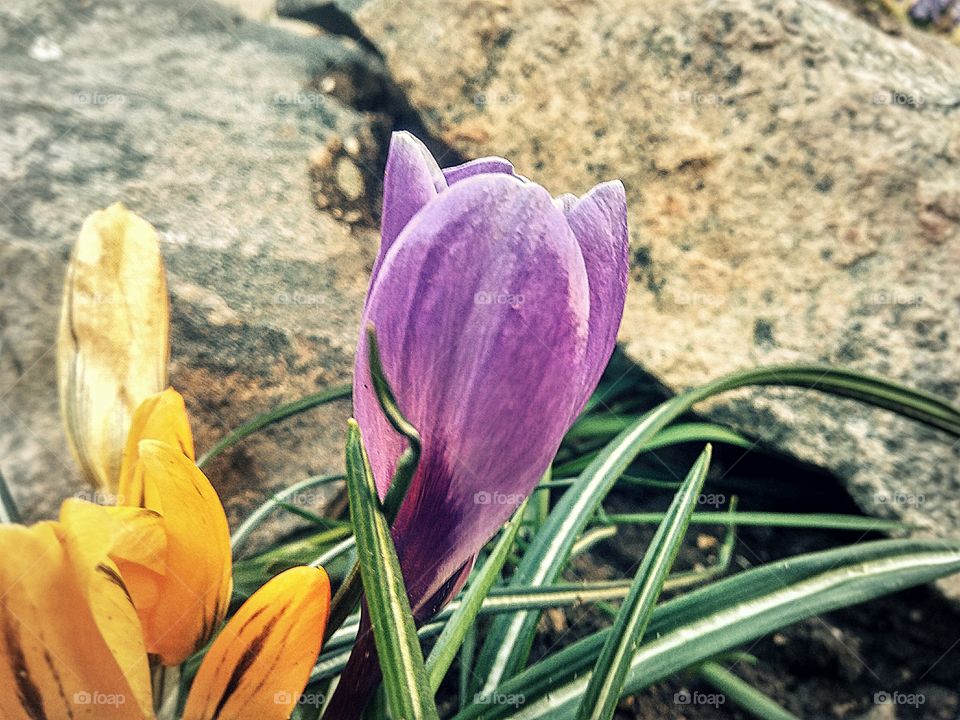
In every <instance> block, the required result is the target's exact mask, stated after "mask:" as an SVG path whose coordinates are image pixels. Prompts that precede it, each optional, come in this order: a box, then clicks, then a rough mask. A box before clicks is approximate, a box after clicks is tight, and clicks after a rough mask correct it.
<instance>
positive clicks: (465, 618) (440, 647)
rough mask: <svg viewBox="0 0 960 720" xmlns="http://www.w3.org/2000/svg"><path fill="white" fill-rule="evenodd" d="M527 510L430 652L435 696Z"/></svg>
mask: <svg viewBox="0 0 960 720" xmlns="http://www.w3.org/2000/svg"><path fill="white" fill-rule="evenodd" d="M526 511H527V501H526V500H524V501H523V504H522V505H520V507H519V508H518V509H517V511H516V513H515V514H514V516H513V519H512V520H511V521H510V522H509V523H507V526H506V527H505V528H504V530H503V535H502V537H501V538H500V540H498V541H497V544H496V545H495V546H494V548H493V551H492V552H491V553H490V556H489V557H488V558H487V560H486V562H485V563H484V564H483V567H481V568H480V570H478V571H477V572H476V573H474V576H473V577H472V578H471V580H470V587H468V588H467V591H466V592H465V593H464V594H463V598H462V599H461V602H460V606H459V607H458V608H457V609H456V611H455V612H454V613H453V615H452V616H451V617H450V620H449V621H448V622H447V624H446V627H444V629H443V633H442V634H441V635H440V637H439V638H438V639H437V642H436V644H435V645H434V646H433V650H431V651H430V657H428V658H427V664H426V667H427V677H428V678H429V680H430V688H431V689H432V690H433V692H434V693H435V692H436V691H437V689H438V688H439V687H440V683H441V682H443V678H444V676H445V675H446V674H447V670H449V669H450V665H451V664H452V663H453V660H454V658H455V657H456V656H457V651H458V650H459V649H460V645H461V644H462V643H463V640H464V638H465V637H466V636H467V632H468V631H469V630H470V628H472V627H473V624H474V622H475V621H476V618H477V614H478V613H479V612H480V608H481V607H482V606H483V601H484V598H486V596H487V593H489V592H490V588H492V587H493V584H494V583H495V582H496V581H497V578H499V577H500V571H501V570H502V569H503V564H504V563H505V562H506V561H507V558H508V557H509V555H510V550H511V549H512V548H513V542H514V540H516V539H517V532H518V531H519V530H520V526H521V524H522V520H523V516H524V513H525V512H526Z"/></svg>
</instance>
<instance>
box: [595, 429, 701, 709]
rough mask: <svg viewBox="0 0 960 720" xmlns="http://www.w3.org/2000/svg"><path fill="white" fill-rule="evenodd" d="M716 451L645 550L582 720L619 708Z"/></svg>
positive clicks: (696, 469) (693, 473)
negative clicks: (629, 676) (629, 673)
mask: <svg viewBox="0 0 960 720" xmlns="http://www.w3.org/2000/svg"><path fill="white" fill-rule="evenodd" d="M710 450H711V449H710V446H709V445H707V447H706V449H705V450H704V451H703V453H701V455H700V457H699V458H698V459H697V461H696V463H694V466H693V467H692V468H691V469H690V472H689V473H688V474H687V477H686V479H685V480H684V481H683V485H681V487H680V491H679V492H678V493H677V494H676V496H675V497H674V499H673V502H672V503H671V504H670V508H669V509H668V510H667V513H666V517H665V518H664V519H663V522H662V523H660V526H659V527H658V528H657V532H656V534H655V535H654V536H653V540H651V541H650V547H649V548H647V552H646V553H644V556H643V562H641V563H640V568H639V570H637V574H636V579H635V580H634V582H633V586H632V587H631V588H630V594H629V595H627V597H626V599H625V600H624V601H623V605H622V606H621V607H620V612H619V613H617V617H616V619H615V620H614V622H613V628H612V629H611V632H610V634H609V635H608V636H607V641H606V643H605V644H604V646H603V649H602V650H601V652H600V657H599V658H597V662H596V664H595V665H594V666H593V673H592V675H591V677H590V682H589V683H588V684H587V689H586V691H585V692H584V694H583V698H582V699H581V701H580V705H579V707H578V708H577V714H576V717H577V719H578V720H609V718H612V717H613V713H614V712H615V711H616V709H617V703H618V702H619V701H620V691H621V690H622V688H623V683H624V681H625V680H626V677H627V671H628V670H629V668H630V661H631V660H632V659H633V654H634V651H635V650H636V647H637V644H638V643H639V642H640V640H641V639H642V638H643V633H644V631H645V630H646V627H647V624H648V623H649V622H650V615H651V614H652V613H653V609H654V605H655V604H656V602H657V599H658V598H659V597H660V593H661V592H662V590H663V583H664V581H665V580H666V579H667V574H668V573H669V572H670V568H671V567H673V562H674V560H675V559H676V557H677V553H678V552H679V551H680V544H681V543H682V542H683V538H684V537H685V536H686V534H687V527H688V525H689V524H690V516H691V515H692V514H693V510H694V508H695V507H696V506H697V498H698V497H699V496H700V491H701V489H702V488H703V482H704V480H706V478H707V470H708V469H709V468H710Z"/></svg>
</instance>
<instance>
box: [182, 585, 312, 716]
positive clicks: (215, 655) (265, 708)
mask: <svg viewBox="0 0 960 720" xmlns="http://www.w3.org/2000/svg"><path fill="white" fill-rule="evenodd" d="M329 614H330V580H329V579H328V578H327V573H326V572H324V570H323V569H322V568H312V567H295V568H291V569H290V570H287V571H285V572H282V573H280V574H279V575H277V576H276V577H275V578H273V579H272V580H270V581H269V582H268V583H267V584H266V585H264V586H263V587H261V588H260V589H259V590H257V592H255V593H254V594H253V595H251V596H250V598H249V599H248V600H247V601H246V602H245V603H244V604H243V605H242V606H241V607H240V609H239V610H238V611H237V613H236V615H234V616H233V617H232V618H231V619H230V622H229V623H227V626H226V627H225V628H224V629H223V632H221V633H220V634H219V635H218V636H217V639H216V640H215V641H214V642H213V645H212V646H211V647H210V650H209V651H208V652H207V655H206V657H204V659H203V663H202V664H201V665H200V670H199V671H198V672H197V677H196V679H195V680H194V681H193V687H192V688H191V690H190V695H189V697H188V698H187V705H186V710H185V711H184V714H183V720H214V719H215V718H230V720H286V718H288V717H290V714H291V713H292V712H293V710H294V708H295V707H296V704H297V701H298V700H299V699H300V695H301V693H302V692H303V689H304V687H306V685H307V680H308V679H309V678H310V670H311V669H312V668H313V665H314V663H315V662H316V660H317V655H319V654H320V645H321V643H322V642H323V633H324V630H325V629H326V625H327V617H328V616H329Z"/></svg>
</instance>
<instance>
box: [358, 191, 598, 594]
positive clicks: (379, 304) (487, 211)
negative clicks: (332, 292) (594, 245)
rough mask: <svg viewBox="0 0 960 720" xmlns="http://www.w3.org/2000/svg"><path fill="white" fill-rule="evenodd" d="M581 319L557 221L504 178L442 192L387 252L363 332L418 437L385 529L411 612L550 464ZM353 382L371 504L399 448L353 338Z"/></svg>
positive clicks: (576, 254) (568, 413)
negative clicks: (418, 449) (372, 338)
mask: <svg viewBox="0 0 960 720" xmlns="http://www.w3.org/2000/svg"><path fill="white" fill-rule="evenodd" d="M589 314H590V311H589V287H588V282H587V273H586V271H585V268H584V262H583V257H582V254H581V251H580V248H579V246H578V244H577V240H576V238H575V237H574V235H573V233H572V232H571V230H570V228H569V226H568V225H567V222H566V220H565V218H564V216H563V213H562V211H561V210H560V209H558V208H557V207H556V206H555V205H554V204H553V202H552V201H551V198H550V196H549V194H548V193H547V192H546V191H545V190H544V189H543V188H541V187H539V186H537V185H534V184H528V183H523V182H521V181H519V180H517V179H516V178H513V177H511V176H509V175H505V174H491V175H486V174H485V175H481V176H478V177H474V178H468V179H466V180H463V181H460V182H458V183H457V184H455V185H453V186H452V187H451V188H450V189H449V190H447V191H445V192H443V193H441V194H440V195H438V196H437V198H436V199H435V200H433V201H432V202H431V203H430V204H429V205H428V206H427V207H426V208H424V209H423V210H422V211H421V212H420V213H418V214H417V215H416V216H415V217H414V218H413V219H412V220H411V221H410V223H409V225H408V226H407V227H406V228H405V229H404V231H403V232H402V233H401V235H400V237H399V238H398V239H397V241H396V242H395V243H394V244H393V246H392V247H391V249H390V251H389V252H388V253H387V256H386V257H385V259H384V262H383V265H382V267H381V271H380V273H379V275H378V276H377V278H376V279H375V281H374V283H373V286H372V287H371V290H370V295H369V298H368V301H367V307H366V311H365V313H364V322H365V323H366V322H373V323H374V325H375V327H376V328H377V332H378V338H379V340H380V345H381V350H382V355H383V361H384V369H385V372H386V374H387V378H388V379H389V380H390V383H391V385H392V387H393V389H394V392H395V393H396V396H397V398H398V402H399V403H400V408H401V410H402V411H403V412H404V414H405V415H406V417H407V418H408V419H409V420H410V421H411V422H412V423H413V424H414V425H415V426H416V427H417V428H418V429H419V431H420V434H421V436H422V437H423V443H424V452H423V456H422V458H421V462H420V465H419V467H418V471H417V474H416V476H415V478H414V480H413V483H412V485H411V488H410V491H409V492H408V497H407V501H406V502H405V503H404V506H403V508H401V511H400V514H399V516H398V518H397V522H396V523H395V525H394V534H395V537H396V539H397V549H398V553H399V554H400V556H401V565H402V566H403V567H404V576H405V579H407V582H408V590H409V591H410V595H411V601H412V602H415V601H417V600H424V599H425V598H427V597H429V596H430V595H431V594H432V593H433V592H436V591H437V590H438V589H439V586H440V585H441V584H442V583H443V582H444V581H445V580H446V579H447V578H449V577H450V576H451V575H452V574H453V573H454V572H455V571H456V570H457V569H458V568H460V567H461V566H462V565H463V564H464V563H465V562H466V561H467V560H468V558H469V557H470V556H472V555H473V554H475V553H476V552H477V550H478V549H479V548H480V547H481V546H482V544H483V543H485V542H486V541H487V540H488V539H489V538H490V536H491V535H493V533H494V532H495V531H496V529H497V528H498V527H500V525H502V523H503V522H504V521H505V520H506V519H507V517H509V515H510V514H511V513H512V512H513V510H514V508H515V507H516V506H517V505H518V504H519V503H520V502H521V501H522V499H523V498H524V497H526V495H527V494H528V493H529V492H530V490H531V489H532V488H533V486H534V485H535V484H536V482H537V480H538V478H539V477H540V475H541V474H542V473H543V471H544V470H545V469H546V467H547V466H548V465H549V463H550V461H551V459H552V457H553V455H554V454H555V452H556V450H557V447H558V446H559V443H560V440H561V438H562V436H563V433H564V432H565V431H566V430H567V427H568V426H569V423H570V419H571V417H572V415H573V413H574V412H575V411H576V409H577V405H578V403H579V402H580V400H581V395H582V387H581V379H580V378H581V377H582V374H583V370H584V367H583V363H584V357H585V353H586V350H587V341H588V330H589V328H588V321H589ZM355 377H356V379H357V382H356V388H355V391H354V406H355V413H356V416H357V420H358V422H359V423H360V426H361V429H362V430H363V433H364V438H365V441H366V445H367V448H368V451H369V454H370V460H371V465H372V467H373V470H374V475H375V477H376V481H377V487H378V490H379V492H380V493H381V495H382V494H383V493H384V492H385V491H386V488H387V486H388V485H389V482H390V479H391V477H392V474H393V469H394V467H395V464H396V460H397V456H398V454H399V453H398V447H399V448H402V443H401V442H399V441H398V440H397V438H396V435H395V433H394V432H393V430H392V428H390V427H389V425H388V424H387V422H386V420H385V419H384V418H383V416H382V413H381V411H380V408H379V405H378V403H377V400H376V396H375V395H374V394H373V392H372V390H371V388H370V382H369V373H368V368H367V347H366V340H365V338H361V342H360V346H359V348H358V353H357V365H356V368H355ZM415 566H416V567H415ZM408 570H409V571H410V572H409V573H408ZM408 575H412V576H408Z"/></svg>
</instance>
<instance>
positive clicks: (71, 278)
mask: <svg viewBox="0 0 960 720" xmlns="http://www.w3.org/2000/svg"><path fill="white" fill-rule="evenodd" d="M168 306H169V303H168V300H167V284H166V278H165V274H164V269H163V260H162V258H161V256H160V246H159V240H158V238H157V233H156V231H155V230H154V229H153V227H152V226H151V225H150V224H149V223H148V222H146V221H145V220H143V219H141V218H140V217H138V216H137V215H135V214H134V213H132V212H130V211H129V210H127V209H126V208H125V207H124V206H123V205H121V204H120V203H117V204H115V205H112V206H110V207H109V208H107V209H106V210H101V211H99V212H96V213H94V214H93V215H91V216H90V217H89V218H87V220H86V221H85V222H84V224H83V228H82V230H81V231H80V237H79V238H78V240H77V244H76V246H75V248H74V251H73V255H72V257H71V259H70V264H69V266H68V270H67V281H66V287H65V290H64V299H63V310H62V313H61V318H60V335H59V338H58V366H59V379H60V403H61V407H62V409H63V417H64V421H65V426H66V432H67V437H68V439H69V440H70V446H71V448H72V449H73V452H74V454H75V455H76V457H77V460H78V462H79V463H80V466H81V468H82V469H83V471H84V474H85V475H86V476H87V477H88V479H89V480H90V481H91V482H92V483H93V484H94V485H95V486H96V487H98V488H100V489H102V490H105V491H107V492H109V493H110V494H111V495H112V496H114V497H116V499H117V504H118V505H126V506H133V507H140V508H146V509H149V510H152V511H154V512H155V513H157V514H158V515H159V516H160V518H161V519H162V526H163V529H164V531H165V533H166V536H167V537H166V543H165V545H164V547H165V554H164V557H163V562H162V563H161V565H160V567H159V568H156V569H153V570H149V569H144V568H141V567H136V566H135V567H131V568H128V576H129V590H130V592H131V594H132V595H133V596H134V597H135V598H136V599H137V601H138V602H137V610H138V612H139V614H140V620H141V622H142V624H143V628H144V635H145V638H146V642H147V650H148V652H150V653H151V654H153V655H155V656H157V658H158V659H159V660H160V661H161V662H162V663H164V664H166V665H176V664H179V663H181V662H183V660H184V659H185V658H187V657H189V656H190V655H191V654H193V653H194V652H195V651H196V650H197V649H198V648H200V647H203V645H205V644H206V643H207V641H208V640H209V639H210V637H211V636H212V635H213V633H214V632H215V631H216V630H217V628H218V627H219V626H220V623H221V622H222V621H223V618H224V615H225V614H226V611H227V604H228V603H229V601H230V592H231V588H232V580H231V559H230V537H229V528H228V526H227V519H226V516H225V514H224V511H223V506H222V505H221V503H220V499H219V498H218V497H217V494H216V492H215V491H214V489H213V487H212V486H211V485H210V482H209V481H208V480H207V478H206V477H205V476H204V474H203V473H202V472H201V471H200V469H199V468H198V467H197V466H196V464H195V462H194V459H195V451H194V445H193V435H192V433H191V432H190V422H189V419H188V417H187V411H186V406H185V405H184V402H183V397H181V396H180V394H179V393H177V392H176V391H175V390H173V389H172V388H166V389H164V388H165V387H166V378H167V361H168V356H169V340H168V337H169V330H170V320H169V309H168ZM201 534H202V535H201ZM197 536H200V537H203V538H204V541H203V542H202V543H197V542H194V541H193V538H194V537H197Z"/></svg>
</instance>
